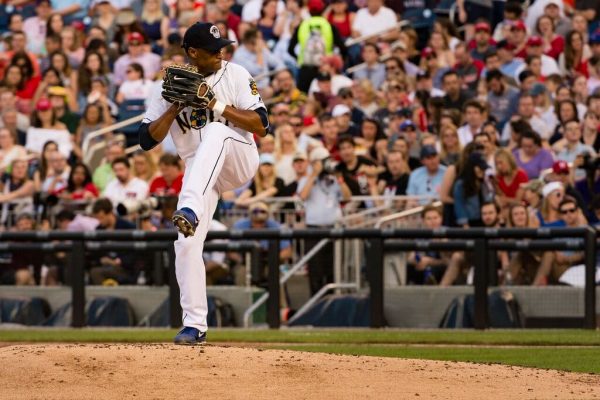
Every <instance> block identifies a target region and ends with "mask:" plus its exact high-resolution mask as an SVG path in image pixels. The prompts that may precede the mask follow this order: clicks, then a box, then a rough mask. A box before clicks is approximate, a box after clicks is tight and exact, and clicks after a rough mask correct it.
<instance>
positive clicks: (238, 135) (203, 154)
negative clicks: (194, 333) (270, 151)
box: [143, 61, 266, 332]
mask: <svg viewBox="0 0 600 400" xmlns="http://www.w3.org/2000/svg"><path fill="white" fill-rule="evenodd" d="M206 81H207V82H208V84H209V85H210V86H211V87H212V89H213V90H214V92H215V95H216V96H215V97H216V98H217V99H218V100H219V101H221V102H222V103H224V104H227V105H230V106H232V107H235V108H237V109H241V110H256V109H258V108H261V107H262V108H265V109H266V107H265V105H264V103H263V101H262V99H261V97H260V95H259V93H258V90H257V88H256V83H255V82H254V80H253V79H252V77H251V76H250V74H249V73H248V71H246V70H245V69H244V68H243V67H241V66H239V65H237V64H232V63H229V62H227V61H223V62H222V64H221V69H219V70H218V71H217V72H215V73H214V74H212V75H209V76H207V77H206ZM161 91H162V85H160V86H159V87H157V89H156V90H155V91H154V92H153V94H152V98H151V99H150V102H149V103H150V104H149V108H148V110H147V111H146V115H145V116H144V120H143V122H144V123H150V122H152V121H155V120H157V119H158V118H160V116H161V115H163V113H164V112H165V111H166V110H167V109H168V108H169V107H170V106H171V104H170V103H168V102H167V101H165V100H164V99H163V98H162V96H161ZM213 118H214V116H213V113H212V111H211V110H209V109H206V110H193V109H192V108H190V107H187V108H185V109H184V110H183V111H182V112H181V114H179V116H177V118H176V119H175V122H173V124H172V125H171V128H170V129H169V134H170V135H171V137H172V138H173V141H174V142H175V146H176V148H177V152H178V153H179V156H180V157H181V159H182V160H183V161H184V162H185V166H186V170H185V174H184V177H183V187H182V189H181V193H180V194H179V203H178V205H177V208H178V209H181V208H183V207H188V208H190V209H192V210H193V211H194V212H195V213H196V216H197V217H198V220H199V223H198V227H197V228H196V233H195V235H194V236H189V237H187V238H184V236H183V235H182V234H181V233H180V234H179V238H178V239H177V241H176V242H175V255H176V258H175V266H176V271H177V282H178V283H179V288H180V290H181V308H182V309H183V325H184V326H187V327H193V328H196V329H199V330H200V331H201V332H206V330H207V322H206V317H207V313H208V307H207V303H206V273H205V269H204V262H203V261H202V252H203V245H204V240H205V239H206V233H207V232H208V227H209V224H210V221H211V219H212V216H213V214H214V213H215V210H216V207H217V202H218V200H219V195H220V194H221V193H222V192H224V191H227V190H232V189H236V188H238V187H240V186H242V185H243V184H245V183H246V182H248V181H249V180H250V179H252V177H253V176H254V174H255V173H256V170H257V168H258V150H257V148H256V144H255V143H254V139H253V136H252V134H251V133H249V132H247V131H244V130H242V129H239V128H236V127H235V126H233V125H232V123H231V122H229V121H227V120H226V119H225V118H224V117H221V119H219V120H218V121H214V119H213Z"/></svg>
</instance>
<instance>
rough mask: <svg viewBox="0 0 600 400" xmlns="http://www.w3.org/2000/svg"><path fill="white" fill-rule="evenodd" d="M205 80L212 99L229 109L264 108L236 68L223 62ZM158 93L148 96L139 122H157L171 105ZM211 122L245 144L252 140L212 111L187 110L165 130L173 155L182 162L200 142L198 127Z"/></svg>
mask: <svg viewBox="0 0 600 400" xmlns="http://www.w3.org/2000/svg"><path fill="white" fill-rule="evenodd" d="M206 81H207V82H208V84H209V85H210V86H211V87H212V88H213V90H214V92H215V95H216V98H217V99H219V101H221V102H222V103H225V104H227V105H230V106H233V107H235V108H237V109H238V110H256V109H258V108H265V109H266V107H265V104H264V103H263V101H262V98H261V97H260V94H259V93H258V89H257V88H256V83H255V82H254V79H253V78H252V76H250V74H249V73H248V71H246V70H245V69H244V67H242V66H240V65H237V64H234V63H230V62H227V61H223V63H222V67H221V69H220V70H218V71H217V72H215V73H214V74H212V75H209V76H207V77H206ZM161 91H162V84H161V86H159V87H157V89H156V90H155V91H154V92H153V93H152V98H151V100H150V102H149V106H148V109H147V110H146V115H144V119H143V121H142V122H144V123H150V122H152V121H155V120H157V119H158V118H160V116H161V115H163V113H164V112H165V111H166V110H167V109H168V108H169V107H170V106H171V103H168V102H167V101H166V100H164V99H163V98H162V96H161ZM214 121H218V122H222V123H223V124H225V125H227V126H229V127H230V128H231V129H233V130H234V131H235V132H237V133H239V134H240V136H241V137H242V138H243V139H245V140H246V141H248V142H252V141H253V140H254V138H253V136H252V134H251V133H250V132H248V131H245V130H243V129H241V128H238V127H236V126H235V125H233V124H232V123H231V122H229V121H227V120H226V119H225V118H222V117H221V119H215V118H214V115H213V112H212V111H211V110H209V109H206V110H194V109H192V108H191V107H187V108H185V109H184V110H183V111H182V112H181V114H179V115H178V116H177V118H176V119H175V122H173V125H171V128H170V129H169V134H170V135H171V137H172V138H173V142H175V147H176V148H177V153H178V154H179V157H181V159H182V160H184V161H185V160H187V159H188V158H190V157H193V156H194V154H196V149H197V148H198V145H199V144H200V141H201V140H202V139H201V129H202V127H203V126H205V125H206V124H208V123H210V122H214Z"/></svg>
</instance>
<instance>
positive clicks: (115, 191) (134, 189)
mask: <svg viewBox="0 0 600 400" xmlns="http://www.w3.org/2000/svg"><path fill="white" fill-rule="evenodd" d="M112 169H113V173H114V174H115V177H114V178H113V180H111V181H110V182H108V185H107V186H106V189H105V190H104V196H105V197H107V198H108V199H110V201H111V202H112V203H113V205H114V206H115V207H116V206H117V205H118V204H119V203H122V202H123V201H125V200H144V199H145V198H146V197H147V196H148V184H147V183H146V182H145V181H144V180H142V179H140V178H136V177H134V176H133V174H132V173H131V166H130V164H129V160H128V159H127V158H125V157H120V158H117V159H116V160H114V161H113V162H112Z"/></svg>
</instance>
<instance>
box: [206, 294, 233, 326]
mask: <svg viewBox="0 0 600 400" xmlns="http://www.w3.org/2000/svg"><path fill="white" fill-rule="evenodd" d="M207 301H208V316H207V323H208V326H212V327H218V328H222V327H228V326H235V314H234V311H233V307H232V305H231V304H229V303H227V302H225V301H223V300H221V299H220V298H218V297H215V296H208V297H207Z"/></svg>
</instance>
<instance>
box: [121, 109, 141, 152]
mask: <svg viewBox="0 0 600 400" xmlns="http://www.w3.org/2000/svg"><path fill="white" fill-rule="evenodd" d="M145 111H146V105H145V99H139V100H125V101H124V102H123V103H121V105H120V106H119V116H118V118H117V122H121V121H125V120H127V119H129V118H132V117H136V116H138V115H140V114H143V113H144V112H145ZM139 126H140V125H139V122H136V123H135V124H131V125H129V126H126V127H123V128H120V129H119V132H121V133H123V134H124V135H125V137H126V138H127V147H130V146H133V145H136V144H137V143H138V137H137V130H138V127H139Z"/></svg>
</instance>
